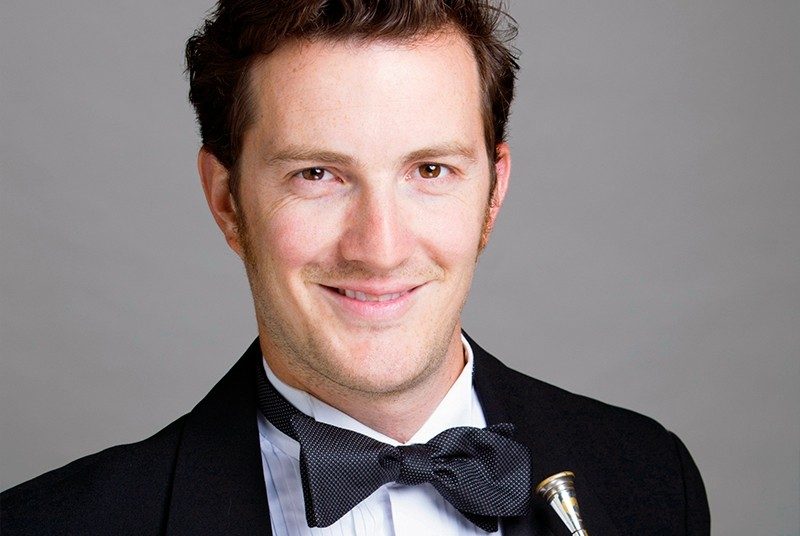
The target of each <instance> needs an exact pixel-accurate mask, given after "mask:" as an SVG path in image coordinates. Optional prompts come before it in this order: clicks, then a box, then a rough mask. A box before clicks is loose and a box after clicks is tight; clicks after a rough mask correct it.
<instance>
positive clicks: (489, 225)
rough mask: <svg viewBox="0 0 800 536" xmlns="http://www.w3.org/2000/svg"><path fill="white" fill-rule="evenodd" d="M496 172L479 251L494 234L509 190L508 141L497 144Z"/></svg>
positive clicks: (509, 157)
mask: <svg viewBox="0 0 800 536" xmlns="http://www.w3.org/2000/svg"><path fill="white" fill-rule="evenodd" d="M494 173H495V183H494V190H492V192H491V194H490V195H489V206H488V207H486V218H485V220H484V222H483V231H482V233H481V242H480V248H479V251H483V249H484V248H485V247H486V244H488V243H489V235H491V234H492V229H493V228H494V222H495V221H496V220H497V215H498V214H499V213H500V207H501V206H502V205H503V200H504V199H505V198H506V192H507V191H508V180H509V177H510V176H511V150H510V149H509V147H508V144H507V143H499V144H497V148H496V149H495V161H494Z"/></svg>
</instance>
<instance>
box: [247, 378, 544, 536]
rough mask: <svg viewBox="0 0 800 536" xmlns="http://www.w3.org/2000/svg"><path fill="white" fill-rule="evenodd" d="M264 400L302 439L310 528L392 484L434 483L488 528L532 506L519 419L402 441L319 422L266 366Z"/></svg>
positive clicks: (272, 415) (267, 410)
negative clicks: (279, 387) (277, 384)
mask: <svg viewBox="0 0 800 536" xmlns="http://www.w3.org/2000/svg"><path fill="white" fill-rule="evenodd" d="M258 369H259V372H258V405H259V409H260V411H261V413H263V414H264V417H266V418H267V420H269V421H270V422H271V423H272V424H273V425H274V426H275V427H276V428H277V429H278V430H280V431H281V432H283V433H284V434H286V435H288V436H289V437H291V438H293V439H295V440H296V441H298V442H299V443H300V475H301V480H302V483H303V498H304V500H305V507H306V521H307V522H308V526H309V527H327V526H329V525H332V524H333V523H335V522H336V521H337V520H338V519H339V518H341V517H342V516H343V515H345V514H346V513H347V512H349V511H350V510H352V509H353V508H354V507H355V506H356V505H357V504H358V503H360V502H361V501H363V500H364V499H366V498H367V497H369V496H370V495H371V494H372V493H373V492H374V491H375V490H376V489H378V488H379V487H381V486H382V485H384V484H387V483H389V482H397V483H399V484H405V485H409V486H414V485H417V484H423V483H425V482H428V483H430V484H431V485H432V486H433V487H434V488H435V489H436V490H437V491H438V492H439V493H440V494H441V495H442V497H444V498H445V500H447V501H448V502H449V503H450V504H452V505H453V506H454V507H455V508H456V509H458V511H459V512H461V513H462V514H463V515H464V516H465V517H466V518H467V519H469V520H470V521H472V522H473V523H474V524H475V525H477V526H478V527H480V528H481V529H483V530H485V531H486V532H495V531H496V530H497V518H498V516H499V517H506V516H521V515H525V514H526V513H527V512H528V508H529V499H530V456H529V453H528V449H527V447H525V446H523V445H521V444H519V443H517V442H516V441H514V440H513V439H511V435H512V434H513V432H514V425H513V424H510V423H502V424H497V425H493V426H489V427H487V428H484V429H480V428H472V427H467V426H460V427H457V428H450V429H448V430H445V431H444V432H442V433H440V434H439V435H437V436H436V437H434V438H433V439H431V440H430V441H429V442H427V443H425V444H414V445H401V446H399V447H394V446H392V445H387V444H386V443H382V442H380V441H376V440H374V439H372V438H370V437H367V436H365V435H363V434H359V433H357V432H353V431H350V430H345V429H343V428H338V427H336V426H331V425H328V424H325V423H321V422H317V421H315V420H314V419H312V418H311V417H309V416H307V415H305V414H304V413H302V412H301V411H300V410H298V409H297V408H295V407H294V406H292V405H291V404H290V403H289V402H288V401H287V400H286V399H285V398H283V397H282V396H281V395H280V393H278V391H276V390H275V388H274V387H273V386H272V384H270V383H269V380H267V376H266V374H265V373H264V367H263V366H262V364H261V363H259V364H258Z"/></svg>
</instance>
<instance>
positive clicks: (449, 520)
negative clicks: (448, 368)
mask: <svg viewBox="0 0 800 536" xmlns="http://www.w3.org/2000/svg"><path fill="white" fill-rule="evenodd" d="M461 340H462V343H463V345H464V354H465V356H466V358H467V363H466V365H465V366H464V370H463V371H462V372H461V374H460V375H459V377H458V378H457V379H456V381H455V383H454V384H453V386H452V387H451V388H450V390H449V391H448V392H447V394H446V395H445V397H444V398H443V399H442V401H441V402H440V403H439V405H438V406H437V407H436V409H435V410H434V411H433V413H432V414H431V416H430V417H429V418H428V420H427V421H425V423H424V424H423V425H422V427H421V428H420V429H419V430H418V431H417V433H415V434H414V435H413V437H411V439H409V441H408V443H405V444H411V443H426V442H427V441H429V440H430V439H431V438H433V437H434V436H435V435H437V434H439V433H440V432H442V431H444V430H446V429H448V428H452V427H454V426H475V427H478V428H483V427H485V426H486V420H485V419H484V416H483V410H482V409H481V406H480V403H479V402H478V397H477V396H476V394H475V390H474V389H473V387H472V348H470V346H469V343H468V342H467V340H466V339H465V338H464V337H463V336H462V337H461ZM264 369H265V370H266V373H267V377H268V378H269V381H270V382H271V383H272V385H274V386H275V388H276V389H277V390H278V392H279V393H280V394H281V395H283V397H284V398H286V399H287V400H288V401H289V402H290V403H291V404H292V405H294V406H295V407H296V408H297V409H299V410H300V411H302V412H303V413H305V414H306V415H309V416H311V417H313V418H314V419H316V420H317V421H319V422H324V423H327V424H331V425H334V426H339V427H341V428H347V429H348V430H353V431H355V432H358V433H360V434H364V435H366V436H369V437H371V438H373V439H376V440H378V441H382V442H384V443H388V444H390V445H400V444H401V443H399V442H397V441H395V440H394V439H392V438H390V437H387V436H385V435H383V434H381V433H380V432H376V431H375V430H372V429H371V428H369V427H367V426H365V425H363V424H361V423H360V422H358V421H356V420H355V419H353V418H352V417H350V416H349V415H347V414H345V413H342V412H341V411H339V410H337V409H336V408H333V407H331V406H329V405H327V404H325V403H324V402H322V401H320V400H317V399H316V398H314V397H313V396H311V395H309V394H308V393H306V392H304V391H300V390H298V389H295V388H293V387H290V386H288V385H286V384H285V383H283V382H282V381H281V380H279V379H278V378H277V377H276V376H275V374H274V373H273V372H272V371H271V370H270V368H269V366H268V365H267V364H266V361H264ZM258 431H259V435H260V441H261V459H262V462H263V463H262V466H263V468H264V481H265V483H266V485H267V499H268V501H269V514H270V521H271V522H272V532H273V534H274V535H275V536H289V535H291V536H301V535H326V536H328V535H330V536H333V535H337V536H339V535H341V536H350V535H358V536H376V535H387V536H418V535H428V534H430V535H437V536H441V535H450V534H464V535H476V536H477V535H480V536H486V532H484V531H483V530H481V529H479V528H478V527H476V526H475V525H473V524H472V522H470V521H469V520H467V519H466V518H465V517H464V516H462V515H461V514H460V513H459V512H458V510H456V509H455V508H453V507H452V506H451V505H450V503H448V502H447V501H445V500H444V499H443V498H442V496H441V495H439V493H438V492H437V491H436V490H435V489H434V488H433V486H431V485H430V484H422V485H419V486H401V485H399V484H396V483H389V484H385V485H384V486H381V487H380V488H378V489H377V490H376V491H375V492H374V493H373V494H372V495H370V496H369V497H367V498H366V499H364V500H363V501H361V502H360V503H359V504H358V505H357V506H356V507H355V508H353V509H352V510H351V511H350V512H348V513H347V514H345V515H344V517H342V518H341V519H339V520H338V521H337V522H336V523H334V524H333V525H331V526H329V527H325V528H319V527H315V528H309V527H308V524H307V523H306V516H305V506H304V502H303V488H302V484H301V482H300V462H299V461H298V460H299V457H300V445H299V443H297V441H295V440H294V439H292V438H290V437H289V436H287V435H285V434H284V433H283V432H281V431H280V430H278V429H277V428H275V427H274V426H273V425H272V424H271V423H270V422H269V421H267V420H266V419H265V418H264V417H263V416H262V415H261V414H260V413H259V417H258ZM494 534H500V533H499V532H496V533H494Z"/></svg>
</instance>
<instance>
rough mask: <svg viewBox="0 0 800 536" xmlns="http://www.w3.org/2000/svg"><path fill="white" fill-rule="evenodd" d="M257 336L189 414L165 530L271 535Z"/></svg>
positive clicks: (176, 534)
mask: <svg viewBox="0 0 800 536" xmlns="http://www.w3.org/2000/svg"><path fill="white" fill-rule="evenodd" d="M260 359H261V349H260V348H259V345H258V339H256V341H255V342H254V343H253V344H252V345H251V346H250V348H248V350H247V351H246V352H245V354H244V356H242V358H241V359H240V360H239V361H238V362H237V363H236V364H235V365H234V367H233V368H232V369H231V370H230V371H229V372H228V374H226V375H225V377H224V378H222V380H220V382H219V383H218V384H217V385H216V386H215V387H214V388H213V389H212V390H211V392H210V393H209V394H208V395H207V396H206V397H205V398H204V399H203V400H202V401H201V402H200V403H199V404H198V405H197V406H196V407H195V408H194V409H193V410H192V411H191V413H189V415H188V416H187V418H186V424H185V427H184V430H183V435H182V437H181V442H180V446H179V448H178V453H177V459H176V465H175V476H174V480H173V488H172V493H171V499H170V504H169V511H168V512H167V516H168V517H167V523H166V526H167V531H166V533H167V534H169V535H171V536H172V535H174V536H183V535H186V536H190V535H191V536H194V535H197V534H225V535H226V536H238V535H241V536H245V535H247V536H251V535H253V534H259V535H262V534H265V535H270V536H271V534H272V531H271V528H270V519H269V507H268V505H267V491H266V487H265V485H264V473H263V470H262V466H261V449H260V446H259V439H258V425H257V415H256V411H257V409H256V401H255V367H256V366H257V364H258V363H259V360H260Z"/></svg>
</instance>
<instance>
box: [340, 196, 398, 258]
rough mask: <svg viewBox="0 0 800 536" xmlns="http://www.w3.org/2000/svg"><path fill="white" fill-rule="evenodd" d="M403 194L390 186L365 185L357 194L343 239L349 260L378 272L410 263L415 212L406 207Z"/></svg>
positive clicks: (346, 256)
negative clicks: (412, 220)
mask: <svg viewBox="0 0 800 536" xmlns="http://www.w3.org/2000/svg"><path fill="white" fill-rule="evenodd" d="M400 195H401V194H400V193H399V192H398V191H397V189H396V188H393V187H392V186H389V185H383V187H372V188H365V189H363V190H362V191H360V192H359V193H358V194H356V199H355V200H354V202H353V204H352V207H351V209H350V210H349V211H348V213H347V216H346V217H347V222H345V226H344V227H345V232H344V233H343V235H342V237H341V241H340V251H341V254H342V256H343V257H344V259H345V260H347V261H350V262H358V263H361V264H362V265H363V266H364V267H365V268H368V269H370V270H373V271H375V272H378V273H385V272H387V271H390V270H392V269H394V268H397V267H399V266H401V265H403V264H404V263H405V262H406V260H407V259H408V258H409V256H410V255H411V251H412V249H413V239H412V233H411V231H410V229H411V227H410V225H411V223H412V222H411V220H410V218H411V217H413V214H409V213H408V211H407V210H404V209H403V207H402V206H401V205H402V200H401V199H400Z"/></svg>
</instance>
